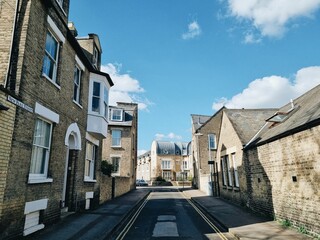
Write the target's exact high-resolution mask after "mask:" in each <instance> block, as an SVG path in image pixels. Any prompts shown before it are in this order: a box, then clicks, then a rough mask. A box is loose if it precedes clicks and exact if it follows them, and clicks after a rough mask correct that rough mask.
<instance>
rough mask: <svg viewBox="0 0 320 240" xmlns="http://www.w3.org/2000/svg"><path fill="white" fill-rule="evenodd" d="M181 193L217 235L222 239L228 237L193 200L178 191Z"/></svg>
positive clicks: (225, 239) (226, 239)
mask: <svg viewBox="0 0 320 240" xmlns="http://www.w3.org/2000/svg"><path fill="white" fill-rule="evenodd" d="M180 193H181V195H182V196H183V197H184V198H185V199H186V200H187V201H188V203H189V204H190V205H191V206H192V207H193V208H194V209H195V210H196V212H197V213H199V215H200V216H201V217H202V218H203V220H205V221H206V222H207V223H208V225H209V226H210V227H211V228H212V229H213V230H214V231H215V232H216V233H217V234H218V236H219V237H220V239H223V240H228V238H227V237H226V236H224V235H223V233H222V232H221V231H220V230H219V228H218V227H217V226H216V225H214V224H213V223H212V222H211V221H210V219H208V218H207V217H206V215H205V214H204V213H203V212H202V211H201V210H200V209H199V208H198V207H197V206H196V205H194V204H193V202H191V201H190V200H189V199H188V197H187V196H186V195H185V194H184V192H180Z"/></svg>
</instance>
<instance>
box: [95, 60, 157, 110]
mask: <svg viewBox="0 0 320 240" xmlns="http://www.w3.org/2000/svg"><path fill="white" fill-rule="evenodd" d="M121 66H122V65H121V64H112V63H108V64H107V65H103V66H101V71H102V72H106V73H108V74H109V75H110V77H111V79H112V81H113V83H114V86H112V87H111V89H110V95H109V104H110V105H116V103H117V102H129V103H131V102H133V103H138V108H139V109H140V110H148V107H149V106H150V105H152V102H151V101H149V100H148V99H146V98H144V97H143V96H142V94H143V93H144V92H145V90H144V89H143V88H142V87H141V86H140V83H139V81H138V80H137V79H135V78H133V77H132V76H130V75H129V74H127V73H125V74H121V73H120V70H121Z"/></svg>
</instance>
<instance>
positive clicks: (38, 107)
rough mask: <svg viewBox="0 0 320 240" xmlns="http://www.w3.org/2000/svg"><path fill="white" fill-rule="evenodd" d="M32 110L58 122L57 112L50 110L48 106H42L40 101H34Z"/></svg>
mask: <svg viewBox="0 0 320 240" xmlns="http://www.w3.org/2000/svg"><path fill="white" fill-rule="evenodd" d="M34 112H35V113H36V114H38V115H40V116H42V117H44V118H46V119H47V120H50V121H51V122H54V123H59V114H57V113H55V112H53V111H51V110H50V109H49V108H46V107H44V106H43V105H41V104H40V103H38V102H36V105H35V108H34Z"/></svg>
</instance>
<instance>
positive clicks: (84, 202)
mask: <svg viewBox="0 0 320 240" xmlns="http://www.w3.org/2000/svg"><path fill="white" fill-rule="evenodd" d="M68 12H69V0H49V1H42V0H6V1H1V2H0V27H1V28H0V35H1V41H0V66H1V67H0V132H1V139H0V172H1V177H0V238H1V239H6V238H15V237H18V236H22V235H24V236H26V235H29V234H31V233H33V232H35V231H38V230H40V229H42V228H44V227H45V226H46V224H47V223H50V222H54V221H57V220H58V219H59V218H60V216H61V213H62V212H65V211H77V210H80V209H89V208H93V207H94V206H95V205H97V204H99V194H100V192H99V178H100V171H99V168H100V161H101V156H102V147H101V146H102V139H104V138H105V137H106V136H107V126H108V92H109V89H110V87H111V86H112V85H113V82H112V80H111V78H110V76H109V75H108V74H107V73H103V72H101V71H100V64H101V53H102V49H101V45H100V42H99V37H98V36H97V35H95V34H89V36H87V37H85V38H79V39H77V38H76V34H77V31H76V29H75V27H74V25H73V24H69V26H68Z"/></svg>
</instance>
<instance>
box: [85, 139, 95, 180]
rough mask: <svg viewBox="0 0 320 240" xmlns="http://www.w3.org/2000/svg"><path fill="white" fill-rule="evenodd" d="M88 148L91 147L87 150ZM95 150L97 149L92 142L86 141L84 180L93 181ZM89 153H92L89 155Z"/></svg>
mask: <svg viewBox="0 0 320 240" xmlns="http://www.w3.org/2000/svg"><path fill="white" fill-rule="evenodd" d="M89 148H91V150H90V151H89ZM96 151H97V146H96V145H95V144H94V143H92V142H90V141H87V143H86V159H85V165H84V166H85V169H84V181H95V163H96V160H97V156H96ZM89 153H92V155H91V156H89ZM88 168H89V169H88Z"/></svg>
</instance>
